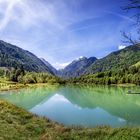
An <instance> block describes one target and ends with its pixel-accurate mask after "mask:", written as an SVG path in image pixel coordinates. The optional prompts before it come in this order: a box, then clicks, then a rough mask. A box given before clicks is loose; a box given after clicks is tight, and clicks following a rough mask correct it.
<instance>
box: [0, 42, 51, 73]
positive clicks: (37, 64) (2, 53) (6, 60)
mask: <svg viewBox="0 0 140 140" xmlns="http://www.w3.org/2000/svg"><path fill="white" fill-rule="evenodd" d="M20 66H23V67H24V69H25V70H27V71H34V72H48V73H51V74H53V72H52V70H51V69H49V67H47V66H46V65H45V64H44V63H43V62H42V61H41V60H40V59H39V58H38V57H37V56H35V55H34V54H33V53H31V52H29V51H26V50H23V49H21V48H19V47H17V46H15V45H12V44H9V43H6V42H4V41H2V40H0V67H14V68H16V67H20Z"/></svg>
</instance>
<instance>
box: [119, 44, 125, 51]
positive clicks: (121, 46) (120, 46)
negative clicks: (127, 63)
mask: <svg viewBox="0 0 140 140" xmlns="http://www.w3.org/2000/svg"><path fill="white" fill-rule="evenodd" d="M124 48H126V46H124V45H119V46H118V49H119V50H122V49H124Z"/></svg>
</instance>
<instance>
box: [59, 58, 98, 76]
mask: <svg viewBox="0 0 140 140" xmlns="http://www.w3.org/2000/svg"><path fill="white" fill-rule="evenodd" d="M96 60H97V58H96V57H90V58H87V57H80V58H79V59H77V60H74V61H73V62H72V63H70V64H69V65H68V66H66V67H65V68H64V69H62V70H59V71H58V76H60V77H63V78H70V77H78V76H80V75H82V74H83V72H84V71H85V69H86V68H88V67H89V66H90V65H91V64H93V63H94V62H95V61H96Z"/></svg>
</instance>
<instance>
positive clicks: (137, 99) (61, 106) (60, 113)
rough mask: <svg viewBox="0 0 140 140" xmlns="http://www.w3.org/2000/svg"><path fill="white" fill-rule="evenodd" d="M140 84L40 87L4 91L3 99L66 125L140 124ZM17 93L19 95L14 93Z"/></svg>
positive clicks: (114, 125)
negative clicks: (124, 85)
mask: <svg viewBox="0 0 140 140" xmlns="http://www.w3.org/2000/svg"><path fill="white" fill-rule="evenodd" d="M128 90H132V91H136V92H138V91H139V90H140V88H139V87H131V88H126V87H122V88H118V87H106V86H96V87H95V86H94V87H91V86H61V87H40V88H35V89H24V90H19V91H14V92H11V93H10V94H9V93H8V92H7V93H4V94H2V95H0V98H3V99H6V100H8V101H10V102H12V103H14V104H16V105H18V106H21V107H24V108H25V109H27V110H29V111H31V112H33V113H36V114H38V115H41V116H47V117H48V118H50V119H51V120H54V121H57V122H59V123H63V124H65V125H82V126H87V127H94V126H96V125H110V126H113V127H118V126H126V125H127V126H128V125H129V126H140V119H139V118H140V95H127V94H126V93H127V91H128ZM15 93H16V94H15Z"/></svg>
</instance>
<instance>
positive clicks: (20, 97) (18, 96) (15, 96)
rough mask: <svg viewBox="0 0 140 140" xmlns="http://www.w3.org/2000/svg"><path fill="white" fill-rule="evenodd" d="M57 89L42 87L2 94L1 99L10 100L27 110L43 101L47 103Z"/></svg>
mask: <svg viewBox="0 0 140 140" xmlns="http://www.w3.org/2000/svg"><path fill="white" fill-rule="evenodd" d="M56 89H57V87H52V86H51V87H40V88H27V89H22V90H17V91H7V92H3V94H0V99H4V100H8V101H9V102H11V103H13V104H15V105H17V106H19V107H23V108H25V109H27V110H29V109H31V108H33V107H34V106H36V105H37V104H39V103H41V102H42V101H43V100H44V101H47V100H49V98H51V97H52V96H53V95H54V94H53V93H55V91H56Z"/></svg>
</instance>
